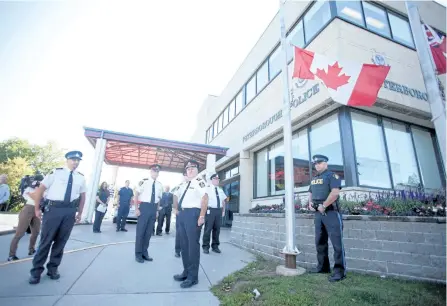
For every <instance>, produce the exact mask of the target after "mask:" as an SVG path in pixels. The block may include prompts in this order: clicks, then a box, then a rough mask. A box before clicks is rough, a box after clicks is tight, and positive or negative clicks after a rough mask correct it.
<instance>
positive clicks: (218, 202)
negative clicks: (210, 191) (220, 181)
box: [214, 187, 220, 208]
mask: <svg viewBox="0 0 447 306" xmlns="http://www.w3.org/2000/svg"><path fill="white" fill-rule="evenodd" d="M214 189H215V190H216V198H217V208H220V198H219V192H218V191H217V187H215V188H214Z"/></svg>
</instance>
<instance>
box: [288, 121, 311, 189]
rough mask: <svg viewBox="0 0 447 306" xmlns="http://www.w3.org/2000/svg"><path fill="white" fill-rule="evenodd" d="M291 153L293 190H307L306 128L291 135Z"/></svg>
mask: <svg viewBox="0 0 447 306" xmlns="http://www.w3.org/2000/svg"><path fill="white" fill-rule="evenodd" d="M292 155H293V170H294V171H293V172H294V178H295V182H294V188H295V191H297V192H298V191H306V190H308V188H307V187H308V186H309V182H310V176H311V175H310V172H309V169H310V168H309V145H308V139H307V129H305V130H302V131H299V132H298V133H295V134H294V135H293V136H292Z"/></svg>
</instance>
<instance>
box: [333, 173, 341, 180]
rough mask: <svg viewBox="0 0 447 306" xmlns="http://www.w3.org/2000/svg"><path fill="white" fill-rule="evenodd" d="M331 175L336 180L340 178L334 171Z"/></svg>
mask: <svg viewBox="0 0 447 306" xmlns="http://www.w3.org/2000/svg"><path fill="white" fill-rule="evenodd" d="M332 176H333V177H334V178H335V179H337V180H338V179H339V178H340V177H339V176H338V175H337V174H336V173H334V174H332Z"/></svg>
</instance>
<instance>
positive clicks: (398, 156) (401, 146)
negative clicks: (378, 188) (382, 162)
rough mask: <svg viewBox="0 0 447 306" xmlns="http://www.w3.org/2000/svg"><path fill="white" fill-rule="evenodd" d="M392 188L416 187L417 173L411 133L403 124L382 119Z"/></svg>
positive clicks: (417, 184) (418, 182)
mask: <svg viewBox="0 0 447 306" xmlns="http://www.w3.org/2000/svg"><path fill="white" fill-rule="evenodd" d="M383 126H384V127H385V137H386V143H387V146H388V155H389V157H390V164H391V174H392V176H393V183H394V188H396V189H401V188H404V187H407V186H409V187H418V186H419V184H420V180H419V173H418V168H417V164H416V158H415V156H414V150H413V143H412V141H411V135H410V133H409V131H408V130H407V127H406V126H405V125H404V124H401V123H397V122H392V121H389V120H384V121H383Z"/></svg>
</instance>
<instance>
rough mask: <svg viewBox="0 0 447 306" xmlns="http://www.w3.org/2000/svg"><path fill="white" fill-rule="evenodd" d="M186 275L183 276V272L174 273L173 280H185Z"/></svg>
mask: <svg viewBox="0 0 447 306" xmlns="http://www.w3.org/2000/svg"><path fill="white" fill-rule="evenodd" d="M186 279H187V276H185V275H184V274H176V275H174V280H176V281H178V282H183V281H186Z"/></svg>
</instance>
